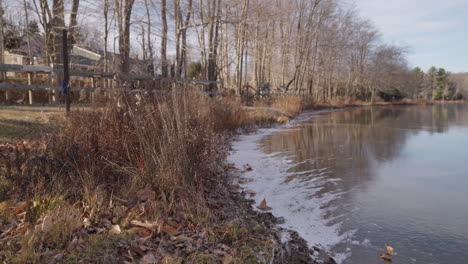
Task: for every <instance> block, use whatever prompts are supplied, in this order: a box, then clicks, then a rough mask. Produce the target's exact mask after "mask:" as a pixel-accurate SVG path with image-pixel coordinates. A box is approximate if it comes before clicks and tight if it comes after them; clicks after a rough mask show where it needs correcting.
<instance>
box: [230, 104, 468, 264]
mask: <svg viewBox="0 0 468 264" xmlns="http://www.w3.org/2000/svg"><path fill="white" fill-rule="evenodd" d="M228 161H229V162H232V163H234V164H235V165H236V166H237V167H239V168H242V167H243V166H245V165H246V164H249V165H250V166H251V167H252V170H251V171H246V172H245V173H244V174H242V177H245V178H247V179H250V180H251V181H250V182H248V183H246V184H243V187H245V188H248V189H252V190H254V191H255V192H256V193H257V194H256V195H255V196H254V197H253V198H254V199H255V201H256V203H257V204H259V203H260V202H261V201H262V200H263V199H266V201H267V203H268V206H270V207H272V213H273V214H274V215H275V216H278V217H284V218H285V223H284V224H283V226H284V227H288V228H291V229H294V230H296V231H298V232H299V233H300V235H301V236H302V237H304V238H305V239H306V240H307V241H308V243H309V246H317V247H319V248H322V249H325V250H326V251H327V252H329V253H330V254H331V255H332V256H334V257H335V258H336V259H337V261H338V262H339V263H352V264H371V263H383V261H382V260H380V259H379V258H378V256H379V255H380V254H381V253H383V252H385V245H390V246H392V247H393V248H394V249H395V252H396V253H397V254H396V255H395V256H394V257H393V263H397V264H399V263H401V264H407V263H424V264H432V263H434V264H435V263H437V264H443V263H468V105H467V104H436V105H428V106H376V107H359V108H350V109H345V110H340V111H334V112H307V113H304V114H303V115H302V116H300V117H299V118H298V120H297V121H295V123H293V124H291V125H288V126H283V127H278V128H272V129H261V130H260V131H257V132H256V133H255V134H250V135H244V136H241V137H239V139H238V140H237V141H235V142H234V143H233V150H232V152H231V155H230V156H229V158H228Z"/></svg>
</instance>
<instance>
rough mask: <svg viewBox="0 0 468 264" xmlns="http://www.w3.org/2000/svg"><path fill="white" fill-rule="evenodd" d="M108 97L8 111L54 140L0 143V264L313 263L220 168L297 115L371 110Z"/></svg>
mask: <svg viewBox="0 0 468 264" xmlns="http://www.w3.org/2000/svg"><path fill="white" fill-rule="evenodd" d="M114 98H116V99H115V101H112V102H108V103H107V104H106V105H104V106H100V107H99V108H87V109H78V110H74V111H73V112H72V116H71V117H70V118H68V119H63V118H59V117H58V116H59V115H62V114H63V112H55V111H51V112H50V113H47V114H44V111H43V112H42V113H41V114H38V113H36V112H35V113H29V112H27V113H26V112H21V111H23V110H21V111H16V112H14V111H13V112H4V114H3V115H8V116H9V117H8V118H11V119H12V120H14V119H20V118H33V120H34V118H36V119H35V120H36V121H37V122H39V123H40V122H44V123H46V124H48V123H49V122H50V124H51V126H50V128H51V130H38V132H37V133H30V134H31V135H30V134H28V136H30V138H38V137H39V136H43V135H44V132H47V133H49V131H53V132H54V133H52V134H50V135H48V136H45V137H41V138H39V139H35V140H26V141H24V142H21V143H18V144H6V145H0V260H2V261H4V262H6V263H124V262H128V263H304V262H311V260H310V258H309V253H310V250H309V249H308V248H307V245H306V244H305V242H303V240H301V239H300V238H299V237H298V236H297V235H295V234H293V235H292V236H291V237H294V238H295V239H294V241H289V242H286V243H289V244H284V243H282V242H281V241H280V239H279V237H280V235H279V233H278V232H280V231H281V230H278V229H277V228H276V227H275V222H276V221H277V219H275V218H274V217H273V216H272V215H271V214H269V213H263V214H260V213H257V212H255V211H254V210H252V204H251V201H249V200H248V199H246V198H245V195H246V194H245V193H244V192H242V190H241V189H240V188H239V186H238V185H237V184H233V183H232V181H231V179H230V177H231V176H230V175H231V171H232V170H233V169H234V168H232V167H230V166H229V164H225V157H226V155H227V153H228V149H229V141H230V138H231V136H232V135H233V134H235V133H237V132H239V131H245V130H246V129H252V128H255V127H258V126H265V125H270V124H273V123H285V122H288V120H289V119H290V118H293V117H295V116H297V115H298V114H299V113H300V112H301V111H302V110H303V109H304V108H313V109H320V108H341V107H346V106H359V105H368V104H367V103H364V102H359V101H351V100H347V101H333V102H325V103H310V104H306V103H304V101H303V100H302V99H301V98H299V97H293V96H291V97H278V98H272V101H271V104H268V105H266V104H263V103H261V102H257V103H255V104H254V105H253V106H251V107H245V106H244V105H243V104H241V103H240V102H239V101H237V99H235V98H223V97H215V98H211V97H208V96H206V95H202V94H199V93H189V92H187V93H183V92H182V93H174V94H171V95H167V96H160V95H159V96H157V97H151V98H146V99H145V100H143V101H142V100H141V99H140V100H137V99H138V98H136V97H135V96H128V95H124V94H120V95H116V96H115V97H114ZM410 103H411V104H416V103H417V104H422V103H425V104H426V103H428V102H422V101H421V102H406V103H405V104H410ZM16 110H17V109H16ZM17 112H20V113H24V114H18V113H17ZM48 114H50V117H51V118H50V119H49V118H46V117H47V116H48ZM37 116H39V117H44V116H45V117H44V118H42V119H38V117H37ZM4 118H6V117H4ZM50 120H54V121H53V122H52V121H50ZM52 124H53V125H52ZM57 124H60V125H58V126H57ZM13 134H14V133H13ZM18 138H19V137H18ZM16 139H17V138H16ZM21 139H24V137H21ZM26 139H27V137H26ZM13 140H15V137H11V141H13ZM246 169H248V168H246ZM291 243H292V244H291ZM291 248H292V249H293V250H292V251H291Z"/></svg>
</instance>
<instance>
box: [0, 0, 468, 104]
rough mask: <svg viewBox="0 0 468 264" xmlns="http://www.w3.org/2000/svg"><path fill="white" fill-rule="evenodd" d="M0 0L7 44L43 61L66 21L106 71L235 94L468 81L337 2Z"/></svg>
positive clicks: (403, 88) (354, 93) (349, 92)
mask: <svg viewBox="0 0 468 264" xmlns="http://www.w3.org/2000/svg"><path fill="white" fill-rule="evenodd" d="M2 1H3V3H1V2H0V3H1V6H2V8H3V9H4V10H3V28H4V34H3V35H4V36H3V43H4V47H5V49H6V50H8V51H11V52H17V53H21V54H24V55H26V56H29V57H40V58H43V60H42V62H43V63H44V64H49V65H51V64H60V63H61V60H62V59H61V49H60V47H61V32H62V29H68V31H69V43H70V44H75V45H78V46H80V47H86V48H89V49H91V50H95V51H98V52H99V53H101V54H103V59H102V60H101V62H100V64H99V66H100V67H101V68H100V69H102V71H104V72H107V71H109V70H110V69H111V68H116V69H117V70H118V71H120V72H123V73H126V72H129V71H130V63H131V61H132V60H136V61H138V63H139V64H142V65H143V68H144V69H145V71H146V72H147V73H148V74H150V75H157V76H161V77H163V78H167V77H169V78H173V79H176V80H177V79H193V78H197V79H201V80H208V81H222V82H223V84H224V86H223V87H224V88H226V89H227V90H228V91H230V92H231V93H234V94H237V95H240V94H241V93H243V91H244V90H245V89H246V88H247V87H251V88H253V89H255V90H261V89H264V88H265V87H268V88H271V89H272V90H273V91H274V92H277V93H287V94H296V95H302V96H304V97H306V98H310V99H313V100H315V101H328V100H333V99H356V100H362V101H370V102H374V100H375V99H376V98H379V99H384V100H394V99H401V98H409V99H427V100H432V99H434V100H456V99H461V98H463V97H464V94H465V90H466V89H468V88H466V87H467V86H466V85H464V83H465V82H463V81H460V80H459V79H460V78H456V76H452V75H451V74H450V72H448V71H446V70H444V69H443V68H440V69H439V68H436V67H432V68H430V69H428V70H427V72H423V71H422V70H421V69H420V68H419V67H415V68H412V66H410V65H409V64H408V61H407V55H408V52H409V51H410V48H409V47H400V46H395V45H392V44H388V43H385V42H384V41H383V40H382V39H383V38H382V36H381V34H380V32H379V31H378V29H377V28H375V27H374V26H373V24H372V22H371V21H369V20H367V19H365V18H362V17H361V16H360V15H359V13H358V11H356V8H354V7H353V6H352V5H350V4H345V3H342V2H341V1H339V0H313V1H309V0H297V1H285V0H274V1H266V0H233V1H222V0H169V1H168V0H115V1H114V0H103V1H98V2H95V1H90V0H53V1H48V0H2ZM115 54H117V56H115ZM108 57H113V59H109V58H108ZM31 61H32V60H31ZM111 64H114V65H111ZM209 89H210V90H213V89H215V85H210V87H209Z"/></svg>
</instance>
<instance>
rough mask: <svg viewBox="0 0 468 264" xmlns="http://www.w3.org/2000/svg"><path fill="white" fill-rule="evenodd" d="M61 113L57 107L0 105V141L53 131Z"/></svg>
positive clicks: (62, 112) (38, 135) (16, 140)
mask: <svg viewBox="0 0 468 264" xmlns="http://www.w3.org/2000/svg"><path fill="white" fill-rule="evenodd" d="M63 115H64V110H63V109H62V108H59V107H31V106H0V142H3V143H16V142H18V141H19V140H23V139H26V140H30V139H35V138H38V137H40V136H42V135H44V134H48V133H53V132H55V131H57V129H56V128H57V125H58V124H59V123H60V122H61V121H63V120H62V119H63V118H62V117H63Z"/></svg>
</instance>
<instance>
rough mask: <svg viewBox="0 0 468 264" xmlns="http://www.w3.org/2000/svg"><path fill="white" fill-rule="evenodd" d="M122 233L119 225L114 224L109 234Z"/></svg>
mask: <svg viewBox="0 0 468 264" xmlns="http://www.w3.org/2000/svg"><path fill="white" fill-rule="evenodd" d="M120 233H122V230H121V229H120V226H119V225H112V227H111V228H110V229H109V234H112V235H118V234H120Z"/></svg>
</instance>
